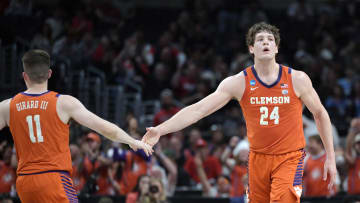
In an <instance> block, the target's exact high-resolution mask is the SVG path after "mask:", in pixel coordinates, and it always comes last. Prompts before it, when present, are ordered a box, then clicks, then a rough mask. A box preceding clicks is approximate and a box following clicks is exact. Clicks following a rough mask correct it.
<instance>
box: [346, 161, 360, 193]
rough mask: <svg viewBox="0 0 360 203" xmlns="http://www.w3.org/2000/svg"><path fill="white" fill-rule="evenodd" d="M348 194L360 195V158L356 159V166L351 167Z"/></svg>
mask: <svg viewBox="0 0 360 203" xmlns="http://www.w3.org/2000/svg"><path fill="white" fill-rule="evenodd" d="M348 193H349V194H351V195H359V194H360V157H357V158H356V161H355V163H354V165H351V166H349V172H348Z"/></svg>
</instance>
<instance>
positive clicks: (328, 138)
mask: <svg viewBox="0 0 360 203" xmlns="http://www.w3.org/2000/svg"><path fill="white" fill-rule="evenodd" d="M293 84H294V88H295V92H296V94H297V95H298V96H299V97H300V99H301V100H302V102H303V103H304V104H305V106H306V107H307V108H308V109H309V111H310V112H311V113H312V114H313V116H314V119H315V122H316V127H317V128H318V131H319V134H320V137H321V140H322V142H323V145H324V148H325V151H326V156H327V158H326V161H325V165H324V177H323V178H324V180H326V179H327V174H328V173H329V175H330V184H329V188H331V187H332V185H333V184H335V179H336V174H337V171H336V164H335V152H334V144H333V136H332V134H331V132H332V131H331V122H330V117H329V114H328V113H327V111H326V109H325V107H324V106H323V105H322V103H321V101H320V98H319V96H318V94H317V93H316V91H315V89H314V88H313V86H312V83H311V80H310V78H309V76H308V75H306V74H305V73H304V72H302V71H294V74H293Z"/></svg>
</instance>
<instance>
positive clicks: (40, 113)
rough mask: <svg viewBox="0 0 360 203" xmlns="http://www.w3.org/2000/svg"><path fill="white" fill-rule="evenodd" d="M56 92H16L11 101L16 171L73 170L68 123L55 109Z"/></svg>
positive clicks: (10, 125)
mask: <svg viewBox="0 0 360 203" xmlns="http://www.w3.org/2000/svg"><path fill="white" fill-rule="evenodd" d="M58 96H59V95H58V94H57V93H56V92H52V91H47V92H45V93H42V94H26V93H19V94H17V95H16V96H15V97H13V98H12V99H11V102H10V122H9V127H10V131H11V134H12V136H13V139H14V143H15V147H16V155H17V159H18V167H17V173H18V174H33V173H39V172H45V171H53V170H62V171H68V172H70V173H71V172H72V166H71V155H70V148H69V125H67V124H64V123H63V122H62V121H61V120H60V118H59V116H58V114H57V111H56V103H57V99H58Z"/></svg>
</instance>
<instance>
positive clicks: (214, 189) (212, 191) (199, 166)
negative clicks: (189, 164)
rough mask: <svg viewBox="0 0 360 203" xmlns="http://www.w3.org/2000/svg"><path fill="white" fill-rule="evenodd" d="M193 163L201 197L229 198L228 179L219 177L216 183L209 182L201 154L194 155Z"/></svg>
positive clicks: (229, 186) (229, 185)
mask: <svg viewBox="0 0 360 203" xmlns="http://www.w3.org/2000/svg"><path fill="white" fill-rule="evenodd" d="M194 162H195V166H196V173H197V176H198V177H199V180H200V185H201V189H202V195H203V196H204V197H229V193H230V188H231V184H230V181H229V178H228V177H226V176H223V175H219V176H218V177H217V178H216V181H215V182H214V181H213V180H209V179H208V178H207V175H206V172H205V170H208V169H206V168H204V166H203V162H202V159H201V154H200V153H196V154H195V156H194Z"/></svg>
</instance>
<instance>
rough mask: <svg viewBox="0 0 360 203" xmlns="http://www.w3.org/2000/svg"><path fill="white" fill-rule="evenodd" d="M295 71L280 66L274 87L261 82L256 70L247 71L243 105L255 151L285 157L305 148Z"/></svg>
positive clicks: (251, 148) (251, 146) (248, 131)
mask: <svg viewBox="0 0 360 203" xmlns="http://www.w3.org/2000/svg"><path fill="white" fill-rule="evenodd" d="M291 70H292V69H291V68H289V67H285V66H282V65H280V70H279V75H278V79H277V80H276V81H275V82H274V83H273V84H271V85H267V84H265V83H264V82H262V81H261V80H260V78H259V77H258V75H257V73H256V70H255V68H254V67H248V68H246V69H245V70H244V71H243V73H244V76H245V84H246V86H245V90H244V94H243V97H242V99H241V101H239V103H240V105H241V108H242V111H243V114H244V117H245V121H246V128H247V136H248V139H249V143H250V150H251V151H254V152H258V153H264V154H284V153H288V152H293V151H297V150H299V149H302V148H304V147H305V138H304V132H303V124H302V102H301V100H300V99H299V98H298V97H297V96H296V94H295V91H294V89H293V84H292V78H291Z"/></svg>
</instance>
